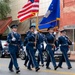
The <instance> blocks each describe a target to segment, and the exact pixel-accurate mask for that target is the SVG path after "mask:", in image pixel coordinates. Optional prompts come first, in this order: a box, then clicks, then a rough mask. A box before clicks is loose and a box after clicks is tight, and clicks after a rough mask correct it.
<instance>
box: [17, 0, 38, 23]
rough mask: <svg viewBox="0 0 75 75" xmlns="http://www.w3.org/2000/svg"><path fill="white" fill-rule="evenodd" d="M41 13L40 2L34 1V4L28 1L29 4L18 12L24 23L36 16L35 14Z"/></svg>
mask: <svg viewBox="0 0 75 75" xmlns="http://www.w3.org/2000/svg"><path fill="white" fill-rule="evenodd" d="M38 11H39V0H34V2H33V3H32V2H31V1H28V3H27V4H25V5H24V6H23V7H22V9H21V10H20V11H19V12H18V16H17V17H18V18H19V20H20V21H21V22H22V21H24V20H26V19H28V18H30V17H33V16H35V13H37V12H38Z"/></svg>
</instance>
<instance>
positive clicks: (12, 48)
mask: <svg viewBox="0 0 75 75" xmlns="http://www.w3.org/2000/svg"><path fill="white" fill-rule="evenodd" d="M9 52H10V56H11V60H10V63H9V69H12V68H13V65H14V66H15V69H16V70H18V69H19V66H18V63H17V53H18V46H14V45H9Z"/></svg>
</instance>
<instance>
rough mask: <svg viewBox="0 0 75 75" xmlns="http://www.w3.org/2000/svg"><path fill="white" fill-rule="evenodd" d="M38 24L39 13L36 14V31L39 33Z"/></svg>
mask: <svg viewBox="0 0 75 75" xmlns="http://www.w3.org/2000/svg"><path fill="white" fill-rule="evenodd" d="M38 22H39V19H38V13H37V14H36V30H37V31H39V29H38Z"/></svg>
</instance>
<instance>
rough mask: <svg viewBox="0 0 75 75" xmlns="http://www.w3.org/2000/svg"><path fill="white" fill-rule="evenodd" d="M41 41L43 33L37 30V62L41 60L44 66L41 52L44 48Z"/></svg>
mask: <svg viewBox="0 0 75 75" xmlns="http://www.w3.org/2000/svg"><path fill="white" fill-rule="evenodd" d="M43 41H44V35H43V34H42V33H40V32H38V33H37V49H38V52H39V54H38V64H39V62H40V61H41V66H42V67H43V66H44V61H43V55H42V52H43V50H44V44H43Z"/></svg>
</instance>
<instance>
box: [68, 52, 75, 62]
mask: <svg viewBox="0 0 75 75" xmlns="http://www.w3.org/2000/svg"><path fill="white" fill-rule="evenodd" d="M69 59H70V61H75V51H72V52H71V55H70V58H69Z"/></svg>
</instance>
